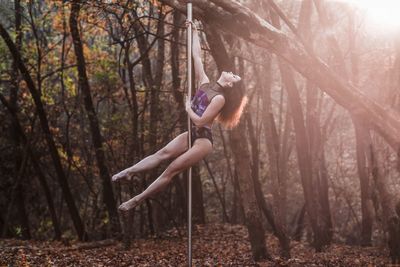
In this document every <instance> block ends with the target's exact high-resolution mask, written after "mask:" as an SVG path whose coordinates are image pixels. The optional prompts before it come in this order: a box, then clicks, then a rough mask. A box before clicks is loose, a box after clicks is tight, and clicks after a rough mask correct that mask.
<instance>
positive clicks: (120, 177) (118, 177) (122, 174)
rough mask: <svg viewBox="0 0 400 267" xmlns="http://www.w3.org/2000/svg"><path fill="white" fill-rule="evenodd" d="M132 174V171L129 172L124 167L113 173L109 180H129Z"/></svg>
mask: <svg viewBox="0 0 400 267" xmlns="http://www.w3.org/2000/svg"><path fill="white" fill-rule="evenodd" d="M133 175H134V173H132V172H130V171H129V169H125V170H123V171H120V172H119V173H117V174H114V175H113V177H112V178H111V181H113V182H117V181H120V180H126V181H130V180H131V179H132V176H133Z"/></svg>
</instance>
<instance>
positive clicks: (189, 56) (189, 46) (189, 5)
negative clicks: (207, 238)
mask: <svg viewBox="0 0 400 267" xmlns="http://www.w3.org/2000/svg"><path fill="white" fill-rule="evenodd" d="M187 19H188V20H189V21H192V3H191V2H190V1H188V3H187ZM187 63H188V65H187V70H188V78H187V80H188V97H189V99H192V24H190V25H189V27H188V29H187ZM191 128H192V127H191V121H190V117H189V116H188V139H189V149H190V148H191V147H192V129H191ZM188 265H189V266H190V267H191V266H192V167H190V168H189V177H188Z"/></svg>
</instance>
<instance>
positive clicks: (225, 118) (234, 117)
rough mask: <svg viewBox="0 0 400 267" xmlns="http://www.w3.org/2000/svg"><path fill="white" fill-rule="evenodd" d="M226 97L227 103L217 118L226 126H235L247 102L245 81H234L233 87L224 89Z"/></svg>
mask: <svg viewBox="0 0 400 267" xmlns="http://www.w3.org/2000/svg"><path fill="white" fill-rule="evenodd" d="M222 91H223V94H224V97H225V105H224V106H223V107H222V109H221V111H220V113H219V115H218V117H217V120H218V122H219V123H221V124H222V125H223V126H224V127H225V128H228V129H232V128H234V127H235V126H236V125H237V124H238V123H239V120H240V117H241V116H242V113H243V109H244V107H245V106H246V104H247V96H246V95H245V92H244V86H243V83H242V82H241V81H240V82H237V83H234V84H233V86H232V87H225V88H223V89H222Z"/></svg>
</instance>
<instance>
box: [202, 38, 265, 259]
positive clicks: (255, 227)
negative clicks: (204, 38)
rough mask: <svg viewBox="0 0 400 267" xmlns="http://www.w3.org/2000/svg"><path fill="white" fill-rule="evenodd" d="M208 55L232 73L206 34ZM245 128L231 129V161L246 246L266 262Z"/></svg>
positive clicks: (219, 45)
mask: <svg viewBox="0 0 400 267" xmlns="http://www.w3.org/2000/svg"><path fill="white" fill-rule="evenodd" d="M207 34H208V36H209V37H211V38H209V39H208V40H209V44H210V47H211V53H212V56H213V57H214V60H215V62H216V64H217V67H218V70H219V71H222V70H229V69H230V70H233V69H234V66H233V61H232V60H231V59H230V57H229V56H228V53H227V52H226V49H225V47H224V46H223V44H222V41H221V39H220V37H218V36H217V35H215V32H212V31H211V32H207ZM245 127H246V124H245V122H244V120H242V121H241V123H239V126H237V127H236V128H235V129H233V130H232V131H231V132H230V143H231V144H235V145H232V146H231V149H232V153H233V155H234V160H235V163H236V170H237V172H238V179H239V183H240V195H241V196H242V198H241V201H242V203H243V208H244V215H245V221H246V226H247V229H248V231H249V237H250V244H251V249H252V254H253V258H254V260H256V261H257V260H261V259H267V258H268V259H270V258H271V256H270V255H269V253H268V251H267V247H266V245H265V236H264V235H265V232H264V228H263V225H262V220H261V214H260V210H259V206H258V204H257V198H256V189H255V185H254V182H252V179H251V180H249V179H248V177H252V167H251V165H250V161H249V159H250V152H249V148H248V144H247V141H246V138H243V136H246V133H245Z"/></svg>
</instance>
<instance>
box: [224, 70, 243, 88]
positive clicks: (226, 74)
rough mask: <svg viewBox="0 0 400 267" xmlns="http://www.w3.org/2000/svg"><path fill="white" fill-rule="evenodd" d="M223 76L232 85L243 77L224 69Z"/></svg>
mask: <svg viewBox="0 0 400 267" xmlns="http://www.w3.org/2000/svg"><path fill="white" fill-rule="evenodd" d="M221 76H222V78H223V79H224V80H225V81H226V82H227V83H228V84H230V86H232V85H233V84H234V83H236V82H238V81H240V80H241V79H242V78H240V76H239V75H236V74H233V73H232V72H231V71H229V72H228V71H223V72H222V75H221Z"/></svg>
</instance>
